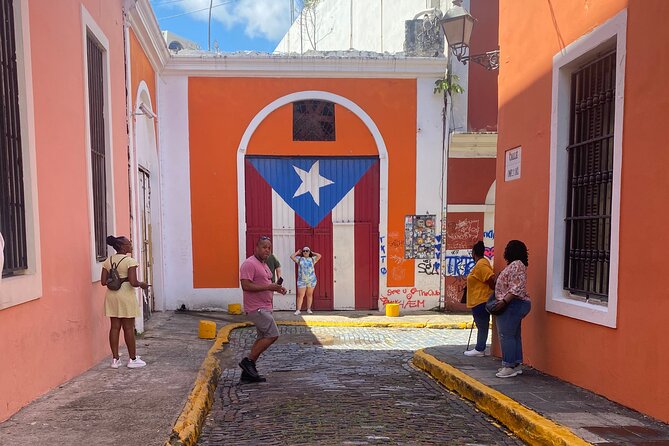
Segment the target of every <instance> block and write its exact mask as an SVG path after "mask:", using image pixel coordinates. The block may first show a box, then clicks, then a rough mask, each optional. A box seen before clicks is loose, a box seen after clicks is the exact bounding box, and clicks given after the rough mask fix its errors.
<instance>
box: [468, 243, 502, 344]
mask: <svg viewBox="0 0 669 446" xmlns="http://www.w3.org/2000/svg"><path fill="white" fill-rule="evenodd" d="M484 254H485V245H484V244H483V241H481V240H479V241H478V242H476V243H475V244H474V246H473V247H472V257H474V262H475V263H476V264H475V265H474V268H473V269H472V271H471V272H470V273H469V275H468V276H467V308H471V310H472V316H474V323H475V324H476V330H477V336H476V347H474V348H473V349H471V350H467V351H466V352H465V356H485V348H486V344H487V342H488V328H489V327H490V313H488V311H487V310H486V309H485V304H486V301H487V300H488V297H490V294H491V293H492V292H493V289H494V287H495V273H494V272H493V270H492V267H491V266H490V262H489V261H488V259H486V258H485V256H484Z"/></svg>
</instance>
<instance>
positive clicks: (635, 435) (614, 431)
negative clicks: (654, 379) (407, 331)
mask: <svg viewBox="0 0 669 446" xmlns="http://www.w3.org/2000/svg"><path fill="white" fill-rule="evenodd" d="M463 350H464V346H460V347H458V346H443V347H432V348H428V349H425V350H423V351H420V352H418V353H417V354H416V356H415V357H414V364H415V365H417V366H418V367H420V368H422V369H424V370H426V371H427V372H428V373H430V374H432V375H433V377H435V378H436V379H437V380H438V381H440V382H442V384H444V385H445V386H446V387H448V388H449V389H451V390H453V391H456V392H458V393H460V394H461V395H462V396H463V397H465V398H468V399H470V400H472V401H473V402H474V403H475V404H476V405H477V406H478V407H479V408H480V409H482V410H483V411H484V412H486V413H488V414H489V415H491V416H493V417H494V418H496V419H497V420H499V421H500V422H502V423H503V424H505V425H507V427H509V428H510V429H511V430H512V431H513V432H514V433H516V434H517V435H518V436H519V437H520V438H522V439H524V440H525V441H527V442H528V443H529V444H551V445H554V444H564V445H577V444H588V443H590V444H594V445H602V446H603V445H606V446H615V445H629V446H668V445H669V425H667V424H664V423H661V422H658V421H656V420H654V419H651V418H649V417H646V416H644V415H642V414H640V413H638V412H635V411H633V410H630V409H628V408H626V407H624V406H621V405H619V404H616V403H614V402H611V401H609V400H607V399H606V398H603V397H601V396H599V395H596V394H594V393H592V392H589V391H587V390H585V389H582V388H580V387H576V386H574V385H571V384H569V383H566V382H564V381H561V380H559V379H557V378H554V377H551V376H548V375H545V374H543V373H540V372H538V371H536V370H534V369H531V368H523V374H522V375H519V376H517V377H514V378H506V379H502V378H497V377H496V376H495V373H496V372H497V369H498V368H499V367H501V361H500V359H499V358H493V357H490V356H486V357H483V358H481V357H474V358H470V357H466V356H464V355H463V354H462V353H463ZM527 409H530V410H529V411H528V410H527ZM532 412H536V414H539V415H540V417H535V416H534V415H533V414H532ZM542 417H543V420H542V419H541V418H542ZM565 427H566V428H568V429H564V428H565ZM569 431H571V432H569ZM570 433H573V434H576V436H577V437H580V439H582V440H580V439H579V438H577V437H570V436H569V434H570ZM579 440H580V441H579ZM583 440H584V441H583Z"/></svg>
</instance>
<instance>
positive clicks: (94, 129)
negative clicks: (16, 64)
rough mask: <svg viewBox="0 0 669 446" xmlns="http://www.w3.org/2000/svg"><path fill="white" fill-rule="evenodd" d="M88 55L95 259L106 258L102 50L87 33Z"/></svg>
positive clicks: (105, 176)
mask: <svg viewBox="0 0 669 446" xmlns="http://www.w3.org/2000/svg"><path fill="white" fill-rule="evenodd" d="M86 46H87V56H88V113H89V122H90V142H91V172H92V181H93V222H94V232H95V257H96V259H97V260H98V261H103V260H104V259H105V258H106V257H107V246H106V238H107V175H106V168H107V163H106V153H107V150H106V135H105V115H104V109H105V102H104V100H105V94H104V71H103V70H104V68H103V63H104V49H103V48H102V47H101V46H100V45H99V43H98V42H97V40H96V39H95V38H94V37H93V36H91V35H90V34H89V35H88V36H87V37H86Z"/></svg>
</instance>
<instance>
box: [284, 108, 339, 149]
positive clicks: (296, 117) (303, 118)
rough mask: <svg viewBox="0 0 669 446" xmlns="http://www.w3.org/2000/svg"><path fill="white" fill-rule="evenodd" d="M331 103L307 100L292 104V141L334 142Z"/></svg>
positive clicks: (333, 120)
mask: <svg viewBox="0 0 669 446" xmlns="http://www.w3.org/2000/svg"><path fill="white" fill-rule="evenodd" d="M334 140H335V107H334V103H333V102H328V101H318V100H308V101H297V102H293V141H334Z"/></svg>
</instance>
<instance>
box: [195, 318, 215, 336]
mask: <svg viewBox="0 0 669 446" xmlns="http://www.w3.org/2000/svg"><path fill="white" fill-rule="evenodd" d="M198 336H199V337H200V338H202V339H214V338H215V337H216V322H212V321H200V330H199V332H198Z"/></svg>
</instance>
